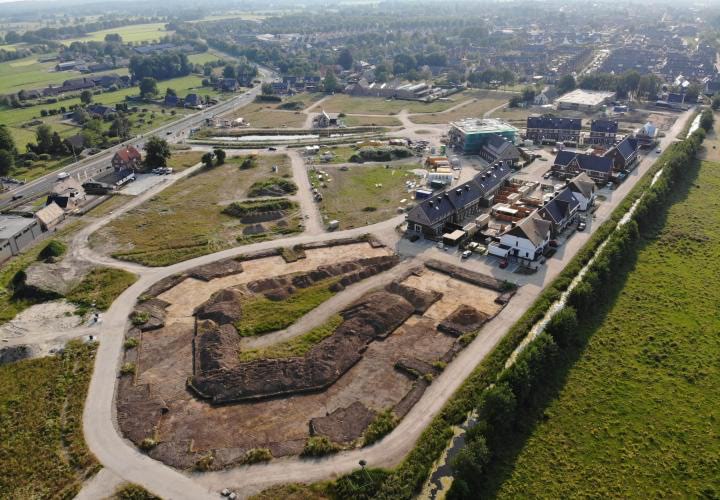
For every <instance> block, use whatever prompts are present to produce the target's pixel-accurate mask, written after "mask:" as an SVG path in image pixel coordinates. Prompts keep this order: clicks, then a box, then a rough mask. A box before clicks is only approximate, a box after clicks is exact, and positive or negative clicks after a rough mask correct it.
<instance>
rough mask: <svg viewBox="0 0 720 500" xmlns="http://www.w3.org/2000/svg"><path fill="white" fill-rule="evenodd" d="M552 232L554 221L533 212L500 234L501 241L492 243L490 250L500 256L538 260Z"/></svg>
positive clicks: (492, 253)
mask: <svg viewBox="0 0 720 500" xmlns="http://www.w3.org/2000/svg"><path fill="white" fill-rule="evenodd" d="M551 234H552V223H551V222H550V221H547V220H545V219H543V218H542V217H540V216H539V215H538V214H537V212H533V213H532V214H531V215H529V216H528V217H525V218H524V219H523V220H521V221H520V222H518V223H517V224H513V225H512V227H511V228H510V229H508V230H507V231H505V233H503V234H502V235H501V236H500V242H499V243H495V244H491V245H490V246H489V247H488V252H489V253H490V254H491V255H496V256H498V257H517V258H519V259H525V260H530V261H533V260H536V259H537V258H538V257H540V256H541V255H542V254H543V252H544V251H545V248H546V247H547V245H548V243H549V242H550V236H551Z"/></svg>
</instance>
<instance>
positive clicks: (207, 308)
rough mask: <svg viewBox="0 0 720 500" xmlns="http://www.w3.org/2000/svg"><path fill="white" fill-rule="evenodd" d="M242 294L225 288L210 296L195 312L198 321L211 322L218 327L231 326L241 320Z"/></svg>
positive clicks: (233, 289)
mask: <svg viewBox="0 0 720 500" xmlns="http://www.w3.org/2000/svg"><path fill="white" fill-rule="evenodd" d="M243 298H244V294H243V293H242V292H241V291H240V290H238V289H236V288H226V289H224V290H220V291H218V292H215V293H214V294H212V296H211V297H210V298H209V299H208V300H207V301H206V302H205V303H204V304H202V305H201V306H199V307H198V308H197V309H196V310H195V317H196V318H197V319H198V320H199V321H202V320H212V321H214V322H215V323H217V324H218V325H232V324H233V323H235V322H236V321H238V320H239V319H240V318H242V308H241V303H242V299H243Z"/></svg>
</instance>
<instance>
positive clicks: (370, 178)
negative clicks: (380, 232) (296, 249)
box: [310, 164, 418, 229]
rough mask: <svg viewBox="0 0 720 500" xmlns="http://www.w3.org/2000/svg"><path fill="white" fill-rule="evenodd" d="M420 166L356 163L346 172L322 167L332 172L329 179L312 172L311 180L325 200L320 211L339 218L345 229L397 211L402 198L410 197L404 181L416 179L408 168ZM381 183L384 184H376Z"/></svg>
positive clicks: (327, 216) (378, 220) (337, 168)
mask: <svg viewBox="0 0 720 500" xmlns="http://www.w3.org/2000/svg"><path fill="white" fill-rule="evenodd" d="M414 168H418V165H411V164H407V165H398V166H393V167H392V168H385V166H383V165H377V166H362V165H358V166H353V167H350V169H349V170H347V171H343V170H340V168H339V167H322V168H321V169H322V170H324V171H326V172H327V173H328V174H330V181H329V182H325V183H324V185H325V186H326V187H322V186H323V183H322V182H320V181H318V180H317V176H316V174H315V173H314V172H311V175H310V180H311V182H312V183H313V184H314V185H317V186H320V187H319V189H320V192H321V193H322V195H323V200H322V202H320V210H321V211H322V213H323V215H324V216H325V218H326V220H337V221H340V227H341V228H342V229H349V228H353V227H360V226H365V225H368V224H374V223H376V222H380V221H383V220H386V219H389V218H391V217H394V216H395V215H397V214H398V212H397V209H398V207H400V206H402V205H401V203H400V200H402V199H408V200H409V199H410V194H409V193H408V192H407V189H406V187H405V181H408V180H411V179H414V178H415V177H414V176H413V174H412V173H410V172H409V171H410V170H412V169H414ZM376 185H382V187H375V186H376Z"/></svg>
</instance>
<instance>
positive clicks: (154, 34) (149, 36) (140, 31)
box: [62, 23, 175, 45]
mask: <svg viewBox="0 0 720 500" xmlns="http://www.w3.org/2000/svg"><path fill="white" fill-rule="evenodd" d="M114 33H117V34H118V35H120V36H121V37H122V39H123V42H125V43H128V42H133V43H140V42H151V41H154V40H160V39H161V38H163V37H165V36H169V35H172V34H173V33H175V32H174V31H167V30H166V29H165V23H150V24H132V25H130V26H120V27H118V28H111V29H107V30H102V31H95V32H93V33H88V34H87V36H84V37H80V38H72V39H68V40H63V41H62V43H64V44H65V45H70V44H71V43H73V42H100V41H103V40H105V35H109V34H114Z"/></svg>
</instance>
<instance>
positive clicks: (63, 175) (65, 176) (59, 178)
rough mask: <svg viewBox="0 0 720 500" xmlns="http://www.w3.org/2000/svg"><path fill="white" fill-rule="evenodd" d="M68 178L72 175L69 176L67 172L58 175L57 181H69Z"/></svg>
mask: <svg viewBox="0 0 720 500" xmlns="http://www.w3.org/2000/svg"><path fill="white" fill-rule="evenodd" d="M68 177H70V174H68V173H67V172H60V173H59V174H57V180H59V181H62V180H64V179H67V178H68Z"/></svg>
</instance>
